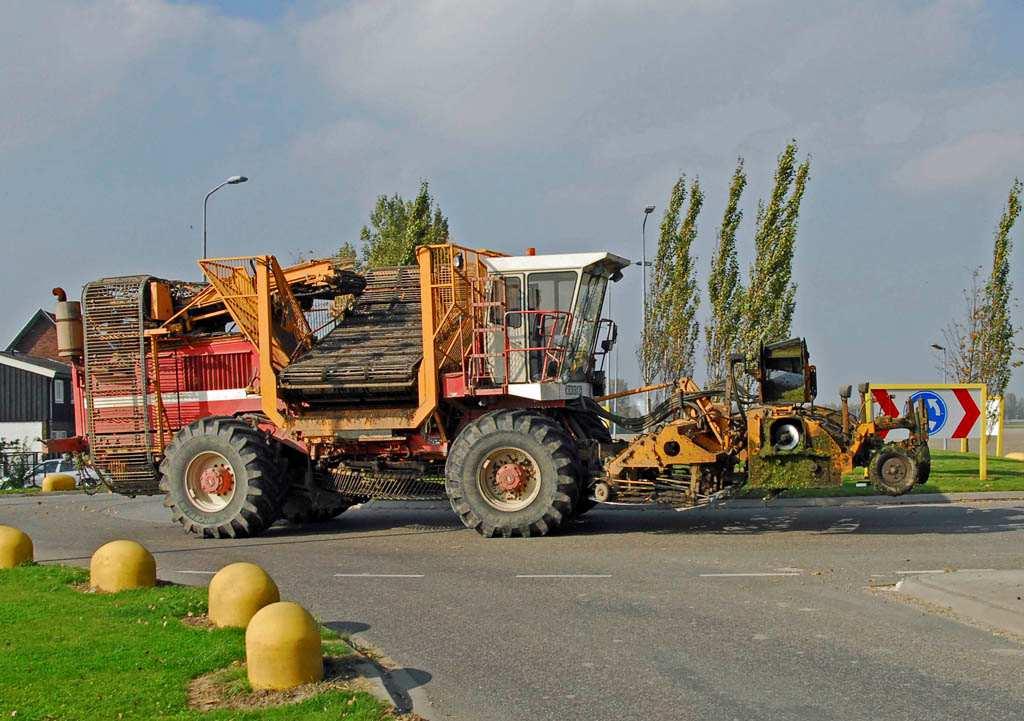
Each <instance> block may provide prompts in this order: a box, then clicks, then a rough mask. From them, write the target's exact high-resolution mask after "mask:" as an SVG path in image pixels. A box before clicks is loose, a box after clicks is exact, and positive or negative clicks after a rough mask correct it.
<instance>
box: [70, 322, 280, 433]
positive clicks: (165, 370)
mask: <svg viewBox="0 0 1024 721" xmlns="http://www.w3.org/2000/svg"><path fill="white" fill-rule="evenodd" d="M158 357H159V373H158V374H153V373H152V369H149V370H150V378H151V379H154V380H156V381H157V382H151V384H150V387H151V389H150V393H149V397H148V398H147V402H146V407H147V409H148V413H149V418H150V427H151V428H152V429H153V435H154V438H155V439H156V440H157V441H158V443H157V447H158V448H163V447H164V446H166V445H167V443H169V442H170V439H171V437H172V436H173V435H174V433H175V432H176V431H178V429H180V428H182V427H183V426H187V425H188V424H190V423H192V422H194V421H197V420H199V419H200V418H204V417H206V416H214V415H216V416H233V415H238V414H241V413H258V412H259V411H260V396H259V394H258V391H257V383H256V380H257V378H256V374H257V369H258V367H259V361H258V358H257V355H256V349H255V348H254V347H253V346H252V344H251V343H249V341H248V340H246V339H245V338H244V337H243V336H241V335H229V336H216V337H211V338H195V339H183V340H181V341H176V342H174V343H168V342H166V341H165V342H164V343H162V344H161V345H160V348H159V352H158ZM154 375H156V378H154ZM157 379H158V380H157ZM72 381H73V387H74V404H75V432H76V433H77V434H78V436H80V437H83V438H84V437H85V436H86V433H87V430H86V425H87V424H86V398H85V372H84V369H83V368H82V367H81V366H80V365H79V364H75V365H74V366H73V368H72ZM157 390H159V394H160V396H159V402H157V397H156V391H157ZM93 395H94V403H95V406H96V408H95V409H94V412H93V418H92V422H93V431H94V433H96V434H98V435H99V434H103V433H109V432H116V431H117V426H118V424H119V423H121V420H120V419H121V418H123V416H124V410H123V409H124V408H125V407H126V406H129V405H131V404H132V403H133V401H134V398H133V396H131V395H119V394H118V389H116V388H94V390H93ZM67 440H68V441H74V440H75V439H67ZM52 445H53V444H52V443H51V446H52ZM71 445H74V444H71ZM78 445H81V440H78ZM54 450H63V449H54ZM67 450H71V448H68V449H67Z"/></svg>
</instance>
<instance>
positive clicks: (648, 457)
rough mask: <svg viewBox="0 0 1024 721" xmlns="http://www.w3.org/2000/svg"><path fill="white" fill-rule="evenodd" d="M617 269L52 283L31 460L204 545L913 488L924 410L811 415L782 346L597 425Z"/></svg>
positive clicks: (597, 261) (562, 261)
mask: <svg viewBox="0 0 1024 721" xmlns="http://www.w3.org/2000/svg"><path fill="white" fill-rule="evenodd" d="M628 264H629V263H628V261H627V260H625V259H623V258H620V257H618V256H615V255H612V254H610V253H599V252H598V253H575V254H561V255H536V254H534V253H533V252H532V251H530V252H529V253H528V254H527V255H524V256H506V255H502V254H499V253H495V252H490V251H485V250H473V249H469V248H464V247H460V246H457V245H451V244H447V245H436V246H425V247H421V248H419V249H418V250H417V256H416V265H414V266H409V267H398V268H377V269H371V270H368V271H365V272H356V270H355V269H354V268H353V267H352V266H351V264H350V263H344V262H339V261H338V260H337V259H329V260H318V261H311V262H305V263H300V264H297V265H294V266H291V267H287V268H282V267H281V266H280V265H279V264H278V262H277V260H276V259H275V258H274V257H273V256H269V255H260V256H247V257H238V258H219V259H208V260H201V261H199V266H200V268H201V269H202V272H203V274H204V276H205V278H206V282H204V283H197V282H185V281H168V280H163V279H160V278H156V277H153V276H148V275H139V276H128V277H118V278H104V279H101V280H97V281H94V282H91V283H89V284H87V285H86V286H85V288H84V289H83V292H82V300H81V302H80V303H79V302H69V301H67V300H66V298H65V297H64V293H63V291H62V290H60V289H56V290H55V291H54V292H55V295H57V296H58V301H59V302H58V304H57V317H58V335H59V338H60V348H61V352H62V354H64V355H65V356H66V357H67V358H68V359H69V360H70V361H71V363H72V366H73V384H74V389H75V393H74V401H75V409H76V424H77V436H76V437H75V438H71V439H66V440H60V441H52V442H51V443H50V447H51V450H53V451H64V452H76V453H79V454H80V458H83V459H88V460H87V462H88V463H90V464H92V465H93V466H94V467H96V468H97V469H98V470H99V471H100V472H101V473H103V474H104V476H105V477H106V478H107V479H108V480H109V482H110V484H111V485H112V487H113V488H114V489H115V490H116V491H117V492H120V493H125V494H129V495H136V494H156V493H161V492H162V493H164V494H165V502H164V503H165V505H166V506H167V507H168V508H169V509H170V513H171V515H172V517H173V518H174V520H175V521H177V522H178V523H180V524H181V525H182V526H183V527H184V528H185V529H186V530H187V531H189V532H192V533H198V534H203V535H206V536H214V537H224V536H230V537H235V536H246V535H255V534H258V533H260V532H261V531H262V530H264V529H265V528H266V527H268V526H269V525H270V524H272V523H273V522H274V521H275V520H277V519H278V518H280V517H282V516H284V517H286V518H288V519H289V520H291V521H292V522H304V521H316V520H325V519H327V518H331V517H333V516H336V515H338V514H340V513H341V512H343V511H344V510H345V509H346V508H348V507H349V506H351V505H353V504H356V503H360V502H364V501H366V500H369V499H419V498H433V497H440V496H444V495H446V496H447V497H448V499H449V501H450V502H451V506H452V508H453V509H454V511H455V512H456V513H457V514H458V516H459V518H460V519H461V520H462V522H463V523H464V524H465V525H466V526H468V527H470V528H473V529H475V530H477V531H478V532H479V533H481V534H482V535H484V536H494V535H500V536H512V535H520V536H533V535H545V534H547V533H550V532H552V531H554V530H556V529H558V528H559V527H561V526H564V525H565V524H566V523H567V522H568V521H570V520H571V519H573V518H574V517H577V516H579V515H581V514H583V513H585V512H586V511H587V510H589V509H590V508H592V507H593V506H594V504H595V503H598V502H617V503H668V504H673V505H676V506H693V505H699V504H704V503H708V502H711V501H712V500H714V499H716V498H719V497H723V496H726V495H729V494H731V493H733V492H735V491H736V490H738V489H740V488H742V487H758V488H762V489H764V491H765V492H766V494H772V493H776V492H779V491H780V490H782V489H785V488H794V487H799V486H823V485H837V484H839V483H841V482H842V474H843V473H844V472H847V471H850V470H851V469H852V468H853V467H854V466H865V467H868V468H869V469H870V473H871V477H872V479H873V481H874V483H875V484H876V485H877V486H878V487H879V488H880V489H881V490H883V491H884V492H886V493H891V494H899V493H904V492H906V491H908V490H909V489H910V488H912V487H913V485H914V483H915V482H918V481H923V479H924V478H926V477H927V473H928V464H929V462H928V455H927V423H926V420H927V416H926V415H925V414H924V411H923V409H921V408H911V409H908V411H907V414H906V415H905V416H903V417H900V418H887V417H882V418H879V419H877V420H875V421H874V422H866V423H856V422H855V421H854V420H853V419H852V418H851V413H850V410H849V407H848V403H847V401H848V399H849V396H850V388H849V387H847V388H846V389H845V391H844V392H842V393H841V395H842V404H841V409H840V410H833V409H829V408H825V407H822V406H816V405H814V398H815V395H816V376H815V369H814V367H813V366H812V365H810V363H809V359H808V354H807V347H806V345H805V343H804V342H803V340H801V339H794V340H788V341H784V342H780V343H775V344H772V345H768V346H765V347H763V348H762V349H761V350H760V353H759V354H758V356H757V357H756V358H752V359H747V358H743V357H734V358H732V359H731V363H730V369H729V371H730V372H729V373H728V375H729V380H728V381H727V382H726V383H725V384H724V386H723V387H721V388H712V389H701V388H699V387H697V386H696V385H695V384H694V383H693V381H692V380H689V379H682V380H680V381H679V382H678V383H675V384H672V385H671V386H667V387H663V388H662V391H663V394H664V400H663V401H662V402H661V403H660V404H659V405H658V406H657V407H656V408H655V409H654V410H653V411H652V412H651V413H650V414H648V415H646V416H643V417H639V418H624V417H619V416H616V415H615V414H613V413H611V412H609V411H607V410H606V409H605V408H604V407H603V406H602V405H601V403H600V402H601V401H602V400H607V399H608V398H610V396H605V395H604V392H605V389H604V385H605V376H604V372H603V370H602V366H603V362H604V358H605V357H606V356H607V353H608V351H609V350H610V349H611V348H612V346H613V345H614V343H615V338H616V328H615V325H614V323H612V322H611V321H610V320H608V319H603V318H602V317H601V309H602V306H603V303H604V295H605V289H606V287H607V284H608V282H609V281H617V280H619V279H620V278H621V277H622V274H621V272H622V270H623V269H624V268H625V267H626V266H627V265H628ZM751 383H752V387H753V389H754V391H753V394H752V395H748V387H749V386H750V384H751ZM641 390H643V389H641ZM608 421H614V422H617V423H618V424H619V425H620V427H622V428H624V429H625V430H627V431H630V432H632V433H635V434H636V435H635V436H634V437H633V438H632V440H629V441H622V440H613V439H612V437H611V434H610V433H609V430H608V425H607V422H608ZM923 421H924V422H923ZM897 429H902V433H903V435H904V436H906V437H905V438H904V439H902V440H899V441H894V440H891V439H890V440H887V439H886V438H887V435H888V434H889V433H890V432H892V431H895V430H897Z"/></svg>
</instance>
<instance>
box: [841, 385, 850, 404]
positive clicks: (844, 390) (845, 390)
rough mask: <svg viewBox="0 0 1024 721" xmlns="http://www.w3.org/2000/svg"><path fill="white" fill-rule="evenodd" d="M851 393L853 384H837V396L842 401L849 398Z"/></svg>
mask: <svg viewBox="0 0 1024 721" xmlns="http://www.w3.org/2000/svg"><path fill="white" fill-rule="evenodd" d="M852 395H853V386H839V397H840V398H842V399H843V400H844V401H847V400H850V396H852Z"/></svg>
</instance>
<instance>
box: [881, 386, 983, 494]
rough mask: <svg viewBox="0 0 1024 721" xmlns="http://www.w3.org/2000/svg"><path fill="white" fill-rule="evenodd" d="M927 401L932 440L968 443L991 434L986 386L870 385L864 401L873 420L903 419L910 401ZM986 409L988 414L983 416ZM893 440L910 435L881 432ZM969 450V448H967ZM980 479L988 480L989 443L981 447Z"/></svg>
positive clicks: (903, 431) (979, 449)
mask: <svg viewBox="0 0 1024 721" xmlns="http://www.w3.org/2000/svg"><path fill="white" fill-rule="evenodd" d="M908 401H910V402H913V403H917V402H919V401H924V405H925V409H926V410H927V412H928V435H929V437H931V438H959V439H960V440H961V442H962V443H964V444H966V442H967V439H968V438H984V439H986V441H987V436H988V435H989V434H990V433H989V431H988V429H987V428H986V426H990V424H991V420H990V418H988V417H987V416H991V407H990V405H989V400H988V397H987V389H986V387H985V384H984V383H953V384H947V383H936V384H932V385H924V384H912V383H878V384H875V383H871V384H869V385H868V392H867V394H866V397H865V399H864V411H865V413H866V415H867V417H868V419H869V420H870V419H871V418H874V417H875V416H876V415H879V414H881V415H887V416H893V417H896V416H900V415H903V411H904V409H905V408H906V406H907V402H908ZM982 408H986V409H988V410H989V412H988V413H982V412H981V409H982ZM879 435H880V436H882V437H883V438H886V439H887V440H890V441H898V440H901V439H902V438H905V437H906V436H907V431H905V430H895V431H892V432H891V433H886V432H885V431H881V432H879ZM964 447H965V448H966V446H964ZM978 451H979V453H978V477H979V478H980V479H981V480H985V479H986V478H987V477H988V457H987V456H988V444H987V443H986V442H982V443H979V444H978Z"/></svg>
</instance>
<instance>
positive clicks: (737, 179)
mask: <svg viewBox="0 0 1024 721" xmlns="http://www.w3.org/2000/svg"><path fill="white" fill-rule="evenodd" d="M746 185H747V173H746V171H745V170H744V168H743V158H740V159H739V160H737V161H736V170H734V171H733V174H732V181H731V182H730V183H729V200H728V202H727V203H726V206H725V212H724V213H723V214H722V225H721V227H720V228H719V230H718V244H717V245H716V246H715V255H714V258H712V260H711V273H710V275H709V276H708V301H709V304H710V305H711V314H710V317H709V319H708V322H707V325H706V326H705V328H704V340H705V350H704V364H705V368H706V369H707V376H708V385H709V386H714V385H718V384H720V383H722V382H723V381H724V380H725V375H726V362H727V361H728V358H729V354H730V353H734V352H736V351H738V350H739V349H740V331H741V323H742V319H743V308H742V304H743V284H742V282H741V281H740V267H739V261H738V260H737V257H736V231H737V229H738V228H739V227H740V222H741V221H742V220H743V211H742V210H740V207H739V205H740V198H741V197H742V196H743V189H744V188H745V187H746Z"/></svg>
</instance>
